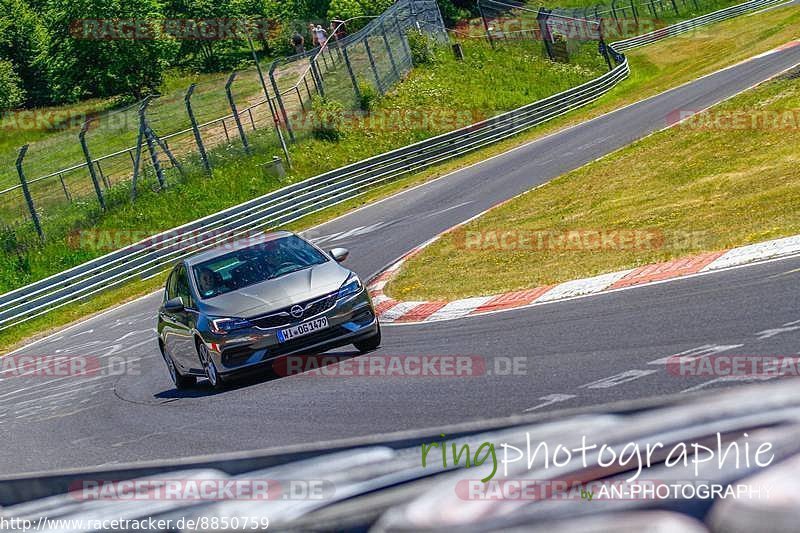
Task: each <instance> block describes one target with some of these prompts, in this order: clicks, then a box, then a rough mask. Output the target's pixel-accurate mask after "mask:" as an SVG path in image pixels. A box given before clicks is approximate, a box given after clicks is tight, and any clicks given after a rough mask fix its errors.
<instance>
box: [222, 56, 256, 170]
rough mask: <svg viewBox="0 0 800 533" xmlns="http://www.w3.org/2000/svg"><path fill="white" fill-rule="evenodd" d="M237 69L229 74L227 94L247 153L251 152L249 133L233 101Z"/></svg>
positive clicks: (226, 87) (226, 85)
mask: <svg viewBox="0 0 800 533" xmlns="http://www.w3.org/2000/svg"><path fill="white" fill-rule="evenodd" d="M236 74H237V73H236V71H235V70H234V71H233V72H231V75H230V76H228V81H227V83H225V94H227V95H228V103H229V104H230V106H231V111H232V112H233V120H234V122H236V128H237V129H238V130H239V137H241V138H242V145H244V151H245V152H246V153H247V154H250V145H249V144H248V143H247V135H246V134H245V132H244V128H243V127H242V121H241V120H240V119H239V112H238V111H237V110H236V102H234V101H233V93H232V92H231V85H232V84H233V80H235V79H236Z"/></svg>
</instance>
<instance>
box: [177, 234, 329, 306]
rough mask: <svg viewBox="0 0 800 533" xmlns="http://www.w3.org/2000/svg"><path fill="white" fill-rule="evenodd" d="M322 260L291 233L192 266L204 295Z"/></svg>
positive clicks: (304, 266) (317, 252)
mask: <svg viewBox="0 0 800 533" xmlns="http://www.w3.org/2000/svg"><path fill="white" fill-rule="evenodd" d="M326 261H328V257H327V256H326V255H325V254H323V253H322V252H320V251H319V250H317V249H316V248H314V247H313V246H311V245H310V244H308V243H307V242H306V241H304V240H303V239H301V238H299V237H297V236H294V235H291V236H288V237H282V238H280V239H275V240H273V241H269V242H265V243H259V244H257V245H255V246H251V247H250V248H244V249H242V250H237V251H235V252H231V253H229V254H225V255H222V256H219V257H216V258H214V259H211V260H209V261H206V262H204V263H200V264H198V265H195V266H194V268H193V270H194V277H195V280H196V281H197V288H198V291H199V292H200V297H201V298H203V299H206V298H213V297H214V296H219V295H220V294H225V293H227V292H231V291H235V290H239V289H243V288H245V287H248V286H250V285H255V284H256V283H261V282H262V281H267V280H270V279H275V278H277V277H280V276H285V275H286V274H290V273H292V272H297V271H298V270H303V269H306V268H309V267H312V266H314V265H320V264H322V263H324V262H326Z"/></svg>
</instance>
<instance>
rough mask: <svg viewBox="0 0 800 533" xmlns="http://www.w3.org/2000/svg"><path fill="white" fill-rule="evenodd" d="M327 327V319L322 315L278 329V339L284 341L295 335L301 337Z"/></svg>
mask: <svg viewBox="0 0 800 533" xmlns="http://www.w3.org/2000/svg"><path fill="white" fill-rule="evenodd" d="M327 327H328V319H327V318H325V317H324V316H323V317H320V318H318V319H316V320H311V321H310V322H303V323H302V324H298V325H296V326H293V327H291V328H286V329H282V330H279V331H278V341H279V342H286V341H288V340H292V339H294V338H296V337H302V336H303V335H308V334H309V333H314V332H315V331H319V330H321V329H325V328H327Z"/></svg>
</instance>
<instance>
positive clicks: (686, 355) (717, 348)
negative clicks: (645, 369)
mask: <svg viewBox="0 0 800 533" xmlns="http://www.w3.org/2000/svg"><path fill="white" fill-rule="evenodd" d="M742 346H744V344H704V345H702V346H698V347H696V348H689V349H688V350H685V351H683V352H680V353H676V354H673V355H668V356H667V357H661V358H659V359H654V360H653V361H650V362H649V363H647V364H648V365H666V364H668V363H670V362H676V359H675V358H678V357H679V358H680V359H681V360H685V361H693V360H695V359H700V358H701V357H708V356H710V355H715V354H718V353H722V352H727V351H729V350H734V349H736V348H741V347H742Z"/></svg>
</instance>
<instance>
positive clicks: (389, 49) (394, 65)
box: [381, 21, 400, 80]
mask: <svg viewBox="0 0 800 533" xmlns="http://www.w3.org/2000/svg"><path fill="white" fill-rule="evenodd" d="M381 35H382V36H383V44H384V45H386V52H387V53H388V54H389V62H390V63H391V64H392V70H393V71H394V75H395V76H396V77H397V79H398V80H399V79H400V71H399V70H397V63H395V61H394V54H392V47H391V45H390V44H389V37H387V36H386V28H385V27H384V25H383V21H381Z"/></svg>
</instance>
